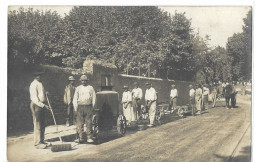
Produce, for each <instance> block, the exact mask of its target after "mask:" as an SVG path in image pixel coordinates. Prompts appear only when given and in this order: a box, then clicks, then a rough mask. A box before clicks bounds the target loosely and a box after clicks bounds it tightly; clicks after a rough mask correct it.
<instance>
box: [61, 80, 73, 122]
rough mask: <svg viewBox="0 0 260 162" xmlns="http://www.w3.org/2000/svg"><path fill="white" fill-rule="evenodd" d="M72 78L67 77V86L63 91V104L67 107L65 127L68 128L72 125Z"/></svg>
mask: <svg viewBox="0 0 260 162" xmlns="http://www.w3.org/2000/svg"><path fill="white" fill-rule="evenodd" d="M74 81H75V79H74V77H73V76H70V77H69V84H68V85H67V86H66V87H65V91H64V103H65V104H66V106H67V118H66V126H67V127H68V126H70V125H72V124H73V111H74V110H73V104H72V101H73V96H74V93H75V86H74Z"/></svg>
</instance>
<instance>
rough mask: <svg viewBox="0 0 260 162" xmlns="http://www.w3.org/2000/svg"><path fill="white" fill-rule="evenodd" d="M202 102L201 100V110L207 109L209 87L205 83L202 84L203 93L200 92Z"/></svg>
mask: <svg viewBox="0 0 260 162" xmlns="http://www.w3.org/2000/svg"><path fill="white" fill-rule="evenodd" d="M202 102H203V104H202V105H203V110H208V108H209V88H208V85H207V84H204V86H203V93H202Z"/></svg>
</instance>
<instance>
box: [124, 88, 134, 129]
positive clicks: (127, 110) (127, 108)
mask: <svg viewBox="0 0 260 162" xmlns="http://www.w3.org/2000/svg"><path fill="white" fill-rule="evenodd" d="M123 88H124V92H123V95H122V104H123V114H124V116H125V118H126V122H127V125H130V123H131V121H133V119H134V118H133V113H134V112H133V107H132V94H131V92H130V91H129V87H128V86H127V85H125V86H124V87H123Z"/></svg>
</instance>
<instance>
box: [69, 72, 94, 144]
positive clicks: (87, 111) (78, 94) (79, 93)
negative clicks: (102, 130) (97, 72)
mask: <svg viewBox="0 0 260 162" xmlns="http://www.w3.org/2000/svg"><path fill="white" fill-rule="evenodd" d="M88 80H89V79H88V77H87V76H86V75H82V76H81V77H80V81H81V84H82V85H80V86H78V87H77V88H76V90H75V94H74V97H73V106H74V110H75V112H76V113H77V117H76V126H77V132H78V134H79V141H78V142H79V143H84V142H85V139H83V130H82V126H83V125H84V124H86V134H87V142H88V143H93V142H94V141H93V139H92V131H91V128H92V121H91V120H92V116H93V109H94V106H95V102H96V93H95V90H94V88H93V87H92V86H91V85H88V83H87V81H88Z"/></svg>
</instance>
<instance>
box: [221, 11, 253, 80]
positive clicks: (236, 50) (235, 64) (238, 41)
mask: <svg viewBox="0 0 260 162" xmlns="http://www.w3.org/2000/svg"><path fill="white" fill-rule="evenodd" d="M243 20H244V25H243V32H242V33H235V34H234V35H233V36H232V37H230V38H228V42H227V46H226V49H227V54H228V56H229V57H230V58H231V65H232V74H233V80H251V78H252V10H250V11H249V12H248V14H247V17H246V18H244V19H243Z"/></svg>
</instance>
